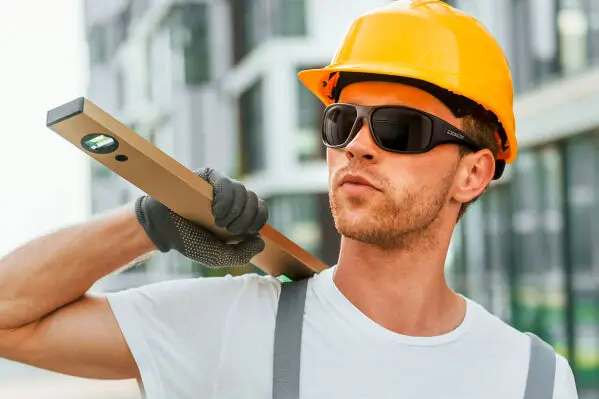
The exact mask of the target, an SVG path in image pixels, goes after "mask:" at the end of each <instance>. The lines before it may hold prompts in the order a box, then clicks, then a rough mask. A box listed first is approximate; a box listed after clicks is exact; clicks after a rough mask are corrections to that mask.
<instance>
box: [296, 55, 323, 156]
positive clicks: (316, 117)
mask: <svg viewBox="0 0 599 399" xmlns="http://www.w3.org/2000/svg"><path fill="white" fill-rule="evenodd" d="M304 69H310V67H301V68H298V69H297V71H296V72H299V71H301V70H304ZM296 82H297V105H298V115H297V121H298V130H297V137H296V143H297V152H298V157H299V160H300V161H301V162H304V161H310V160H315V159H325V158H326V147H325V146H324V145H323V144H322V140H321V138H320V118H321V116H322V112H323V111H324V104H323V103H322V101H320V100H319V99H318V97H316V96H315V95H314V94H312V92H310V90H308V89H307V88H306V86H304V84H303V83H302V82H300V81H299V79H296Z"/></svg>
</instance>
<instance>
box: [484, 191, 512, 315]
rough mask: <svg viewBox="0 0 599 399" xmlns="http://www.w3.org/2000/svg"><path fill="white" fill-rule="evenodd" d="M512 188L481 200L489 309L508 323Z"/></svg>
mask: <svg viewBox="0 0 599 399" xmlns="http://www.w3.org/2000/svg"><path fill="white" fill-rule="evenodd" d="M510 194H511V193H510V185H509V184H507V183H502V184H501V185H500V186H498V187H494V188H492V189H491V190H489V191H488V192H487V193H486V194H484V195H483V197H482V198H481V200H482V204H483V207H484V211H485V212H484V216H485V222H484V226H485V247H486V248H487V251H486V262H485V263H486V264H487V265H488V271H487V273H488V281H489V286H488V294H489V308H488V310H489V311H490V312H492V313H493V314H495V315H496V316H497V317H499V318H501V319H502V320H504V321H506V322H509V321H510V319H511V316H512V312H511V309H512V301H511V299H512V296H511V285H510V283H511V274H512V270H511V268H510V267H509V266H510V263H511V262H510V249H511V247H510V244H511V237H510V235H511V226H510V221H511V209H510Z"/></svg>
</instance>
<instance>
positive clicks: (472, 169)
mask: <svg viewBox="0 0 599 399" xmlns="http://www.w3.org/2000/svg"><path fill="white" fill-rule="evenodd" d="M494 174H495V158H494V157H493V154H492V153H491V151H490V150H488V149H484V150H480V151H478V152H475V153H472V154H468V155H465V156H463V157H462V159H461V160H460V162H459V163H458V166H457V170H456V174H455V179H454V184H453V195H452V198H453V199H454V200H455V201H457V202H460V203H467V202H470V201H472V200H473V199H475V198H477V197H478V196H479V195H481V194H482V193H483V192H484V190H485V188H487V186H488V185H489V183H490V182H491V180H492V179H493V175H494Z"/></svg>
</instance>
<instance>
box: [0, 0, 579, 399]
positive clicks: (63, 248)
mask: <svg viewBox="0 0 599 399" xmlns="http://www.w3.org/2000/svg"><path fill="white" fill-rule="evenodd" d="M299 78H300V79H301V81H302V82H303V83H304V84H305V85H306V86H307V87H308V88H309V89H310V90H311V91H312V92H313V93H314V94H315V95H316V96H318V98H320V99H321V100H322V101H323V102H324V103H325V104H326V105H327V108H326V110H325V112H324V115H323V119H322V137H323V142H324V144H325V145H326V146H327V147H328V149H327V163H328V169H329V187H330V192H329V194H330V203H331V209H332V213H333V216H334V220H335V225H336V228H337V229H338V231H339V233H340V234H341V236H342V241H341V249H340V254H339V259H338V263H337V264H336V265H333V266H332V267H331V268H329V269H327V270H325V271H323V272H321V273H319V274H317V275H315V276H314V277H312V278H310V279H306V280H301V281H298V282H293V283H281V282H280V281H279V280H278V279H276V278H274V277H272V276H258V275H254V274H250V275H244V276H240V277H231V276H228V277H224V278H198V279H189V280H181V281H171V282H162V283H157V284H153V285H149V286H145V287H141V288H136V289H131V290H126V291H122V292H118V293H112V294H108V295H105V296H92V295H90V294H86V291H88V289H89V288H90V286H91V285H92V284H93V283H94V282H95V281H97V280H98V279H100V278H101V277H103V276H105V275H107V274H109V273H111V272H113V271H115V270H117V269H119V268H121V267H122V266H123V265H125V264H129V263H130V262H132V261H134V260H135V259H138V258H139V257H141V256H144V255H145V254H147V253H150V252H151V251H153V250H155V249H158V250H160V251H163V252H167V251H171V250H176V251H179V252H180V253H182V254H183V255H185V256H187V257H189V258H191V259H194V260H196V261H199V262H202V263H205V264H209V265H212V266H235V265H241V264H245V263H246V262H248V261H249V260H250V259H251V258H252V257H253V256H254V255H256V254H257V253H259V252H261V251H262V250H263V248H264V242H263V241H262V239H261V238H260V236H259V235H257V234H256V233H257V232H258V231H259V230H260V228H261V227H262V226H263V225H264V224H265V223H266V221H267V216H268V215H267V214H268V212H267V208H266V206H265V204H264V202H263V201H262V200H261V199H259V198H258V197H257V195H256V194H255V193H253V192H252V191H251V190H248V189H246V188H245V187H244V186H243V185H242V184H241V183H239V182H237V181H234V180H231V179H229V178H227V177H225V176H221V175H219V173H218V172H217V171H215V170H212V169H210V168H204V169H200V170H198V171H197V173H198V174H199V175H200V176H201V177H202V178H204V179H205V180H206V181H208V182H210V183H211V184H212V185H213V187H214V203H213V213H214V216H215V220H216V222H217V224H218V225H219V226H222V227H227V228H228V229H229V231H231V232H232V233H234V234H238V235H240V237H242V238H244V239H243V240H242V241H241V243H239V244H235V245H232V244H225V243H223V242H221V241H219V240H218V239H216V238H215V237H214V236H212V235H211V234H210V233H209V232H207V231H205V230H203V229H202V228H201V227H199V226H197V225H195V224H193V223H191V222H189V221H187V220H185V219H183V218H182V217H180V216H178V215H176V214H175V213H173V212H171V211H170V210H169V209H167V208H166V207H164V206H163V205H161V204H160V203H158V202H157V201H156V200H154V199H153V198H151V197H148V196H144V197H141V198H139V199H138V200H137V201H136V202H135V206H127V207H124V208H121V209H118V210H115V211H114V212H112V213H110V214H107V215H104V216H102V217H99V218H97V219H95V220H93V221H91V222H89V223H86V224H82V225H77V226H73V227H69V228H65V229H62V230H60V231H58V232H55V233H53V234H50V235H47V236H44V237H41V238H39V239H37V240H35V241H33V242H30V243H28V244H26V245H24V246H22V247H20V248H18V249H16V250H15V251H14V252H13V253H11V254H10V255H8V256H7V257H5V258H4V259H2V260H1V261H0V356H3V357H5V358H8V359H13V360H16V361H19V362H22V363H27V364H31V365H34V366H37V367H41V368H45V369H50V370H55V371H58V372H62V373H67V374H72V375H77V376H82V377H89V378H102V379H125V378H137V379H138V380H139V381H140V385H141V386H142V389H143V391H144V392H145V395H146V397H148V398H152V399H158V398H169V399H172V398H201V397H211V398H270V397H273V398H278V399H281V398H298V397H301V398H404V399H412V398H414V399H415V398H419V399H420V398H460V399H469V398H472V399H474V398H476V399H480V398H485V399H495V398H497V399H509V398H513V399H516V398H518V399H520V398H527V399H531V398H534V399H541V398H543V399H549V398H556V399H575V398H577V392H576V387H575V383H574V377H573V373H572V370H571V369H570V367H569V365H568V362H567V361H566V360H565V359H564V358H563V357H562V356H560V355H558V354H555V353H554V352H553V351H552V350H551V348H550V347H549V346H548V345H547V344H545V343H544V342H542V341H541V340H540V339H539V338H537V337H536V336H535V335H532V334H526V333H522V332H519V331H517V330H516V329H514V328H512V327H511V326H509V325H507V324H506V323H504V322H502V321H501V320H499V319H498V318H497V317H495V316H493V315H492V314H490V313H489V312H487V311H486V310H485V309H484V308H483V307H482V306H481V305H479V304H477V303H476V302H474V301H473V300H471V299H469V298H467V297H465V296H463V295H460V294H457V293H455V292H454V291H452V290H451V289H450V288H449V287H448V285H447V283H446V280H445V278H444V261H445V258H446V254H447V249H448V245H449V242H450V237H451V235H452V232H453V229H454V227H455V224H456V221H457V220H458V219H459V217H460V216H461V215H462V214H463V212H464V211H465V209H466V207H467V206H468V204H469V203H471V202H472V201H474V200H475V199H476V198H478V197H479V196H480V195H481V194H483V192H484V191H485V189H486V188H487V186H488V185H489V183H490V182H491V181H492V180H493V179H496V178H499V177H500V176H501V173H502V171H503V169H504V166H505V165H506V164H508V163H511V162H512V161H514V159H515V158H516V153H517V143H516V137H515V124H514V114H513V109H512V100H513V93H512V82H511V77H510V71H509V67H508V63H507V61H506V59H505V57H504V54H503V53H502V51H501V49H500V47H499V46H498V44H497V43H496V41H495V40H494V39H493V38H492V36H491V35H490V34H489V33H488V32H487V30H485V28H484V27H483V26H481V25H480V24H479V23H478V22H477V21H476V20H475V19H473V18H472V17H470V16H468V15H466V14H465V13H463V12H460V11H458V10H456V9H454V8H452V7H450V6H448V5H447V4H445V3H443V2H441V1H435V0H428V1H423V0H420V1H418V0H414V1H408V0H401V1H396V2H393V3H390V4H389V5H387V6H385V7H383V8H380V9H377V10H373V11H372V12H370V13H367V14H365V15H363V16H361V17H359V18H358V19H357V20H356V21H354V23H353V25H352V26H351V28H350V29H349V31H348V33H347V35H346V37H345V39H344V41H343V43H342V45H341V46H340V49H339V51H338V53H337V54H336V55H335V57H334V59H333V62H332V63H331V64H330V65H329V66H327V67H325V68H322V69H317V70H308V71H303V72H301V73H300V75H299ZM481 234H482V233H481Z"/></svg>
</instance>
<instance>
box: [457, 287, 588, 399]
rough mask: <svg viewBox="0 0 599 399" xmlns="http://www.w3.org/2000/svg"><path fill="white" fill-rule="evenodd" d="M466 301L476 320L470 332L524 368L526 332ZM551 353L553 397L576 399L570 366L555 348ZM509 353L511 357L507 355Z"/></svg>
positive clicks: (527, 349)
mask: <svg viewBox="0 0 599 399" xmlns="http://www.w3.org/2000/svg"><path fill="white" fill-rule="evenodd" d="M466 300H467V301H468V302H469V306H470V308H471V309H472V311H473V313H474V314H475V315H474V316H475V317H474V318H475V320H476V322H475V323H474V324H475V326H474V327H473V329H472V331H471V332H472V333H473V334H474V336H475V337H477V339H478V340H480V342H482V343H484V346H485V347H490V348H493V349H491V350H492V351H493V352H496V353H501V354H503V355H504V356H505V357H506V358H514V360H517V362H518V363H519V365H520V366H521V367H523V368H525V369H526V368H527V367H528V361H529V359H530V346H531V338H530V337H529V336H528V335H527V334H526V333H524V332H522V331H519V330H517V329H516V328H514V327H513V326H511V325H510V324H508V323H507V322H505V321H503V320H501V319H500V318H499V317H497V316H495V315H494V314H492V313H490V312H489V311H487V310H486V309H485V308H484V307H483V306H482V305H480V304H478V303H477V302H475V301H473V300H471V299H468V298H466ZM543 342H545V341H543ZM546 343H547V342H546ZM550 346H551V345H550ZM554 353H555V358H556V364H555V383H554V384H555V385H554V395H553V398H554V399H577V398H578V395H577V392H576V384H575V380H574V374H573V372H572V368H571V367H570V364H569V363H568V360H567V359H566V358H565V357H564V356H562V355H561V354H559V353H557V352H555V351H554ZM510 354H512V355H513V356H510Z"/></svg>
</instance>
